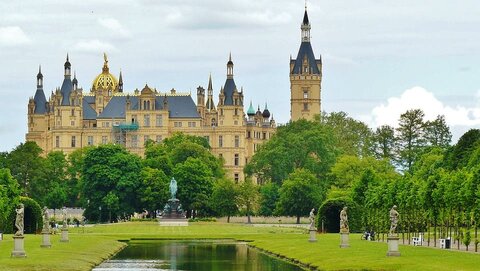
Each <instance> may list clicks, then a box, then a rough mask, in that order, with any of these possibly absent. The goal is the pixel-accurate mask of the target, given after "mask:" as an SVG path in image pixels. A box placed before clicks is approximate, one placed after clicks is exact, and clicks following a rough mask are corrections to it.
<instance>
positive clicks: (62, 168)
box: [30, 151, 67, 208]
mask: <svg viewBox="0 0 480 271" xmlns="http://www.w3.org/2000/svg"><path fill="white" fill-rule="evenodd" d="M66 175H67V160H66V157H65V154H64V153H63V152H62V151H53V152H50V153H48V154H47V157H46V158H45V160H44V163H43V167H42V170H41V172H40V173H39V175H38V176H36V178H35V181H34V182H33V183H32V184H31V185H30V188H31V191H32V198H33V199H34V200H35V201H37V202H38V203H39V204H40V205H41V206H42V205H43V206H44V205H48V206H49V207H51V208H60V207H62V206H65V204H66V203H67V198H66V192H67V176H66ZM60 189H61V190H63V192H61V193H60V194H58V193H59V190H60ZM50 193H53V194H54V195H53V196H50V197H49V198H50V200H52V199H53V202H55V203H57V202H59V201H60V200H61V202H60V203H59V206H57V204H54V205H52V206H50V205H49V204H52V203H53V202H52V201H50V202H48V203H47V200H46V197H48V195H49V194H50ZM55 195H58V196H60V195H62V196H61V197H59V198H56V199H55Z"/></svg>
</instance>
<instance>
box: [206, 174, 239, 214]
mask: <svg viewBox="0 0 480 271" xmlns="http://www.w3.org/2000/svg"><path fill="white" fill-rule="evenodd" d="M237 196H238V189H237V187H236V186H235V183H234V182H233V181H231V180H228V179H221V180H218V181H217V182H216V183H215V185H214V186H213V193H212V199H211V202H212V208H213V210H214V211H215V213H216V214H217V215H220V216H227V223H230V216H233V215H235V214H236V213H238V206H237V203H236V201H235V198H237Z"/></svg>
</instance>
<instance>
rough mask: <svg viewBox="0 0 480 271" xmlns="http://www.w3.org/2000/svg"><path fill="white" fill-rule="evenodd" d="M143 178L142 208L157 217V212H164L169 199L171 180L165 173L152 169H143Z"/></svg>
mask: <svg viewBox="0 0 480 271" xmlns="http://www.w3.org/2000/svg"><path fill="white" fill-rule="evenodd" d="M141 178H142V181H143V184H142V187H141V189H140V194H141V196H140V198H141V202H142V206H143V207H144V208H145V209H146V210H147V211H148V213H150V214H153V217H155V213H156V212H155V211H156V210H162V209H163V206H164V205H165V203H166V202H167V201H168V199H169V196H170V194H169V193H168V189H169V188H168V187H169V183H170V180H169V179H168V177H167V175H165V173H163V171H161V170H159V169H156V168H150V167H144V168H143V169H142V172H141Z"/></svg>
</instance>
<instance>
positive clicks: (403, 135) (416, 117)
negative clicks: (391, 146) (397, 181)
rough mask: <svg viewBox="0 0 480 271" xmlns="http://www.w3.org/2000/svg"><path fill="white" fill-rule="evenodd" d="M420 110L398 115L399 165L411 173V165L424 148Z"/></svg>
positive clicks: (422, 116)
mask: <svg viewBox="0 0 480 271" xmlns="http://www.w3.org/2000/svg"><path fill="white" fill-rule="evenodd" d="M424 116H425V113H423V111H422V110H421V109H411V110H407V112H405V113H403V114H402V115H400V120H399V127H398V128H397V139H396V141H397V143H398V154H399V159H400V161H399V162H400V165H401V166H402V167H403V168H404V169H405V170H406V171H407V172H411V171H412V166H413V163H414V162H415V159H416V158H417V155H418V154H419V153H420V151H421V150H422V148H423V147H424V146H425V137H424V135H425V129H424V122H423V118H424Z"/></svg>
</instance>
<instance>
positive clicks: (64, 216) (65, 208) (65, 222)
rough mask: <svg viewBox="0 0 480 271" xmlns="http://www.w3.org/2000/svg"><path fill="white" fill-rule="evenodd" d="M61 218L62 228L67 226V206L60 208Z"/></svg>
mask: <svg viewBox="0 0 480 271" xmlns="http://www.w3.org/2000/svg"><path fill="white" fill-rule="evenodd" d="M62 220H63V223H62V224H63V225H62V228H64V229H67V228H68V221H67V207H63V209H62Z"/></svg>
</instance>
